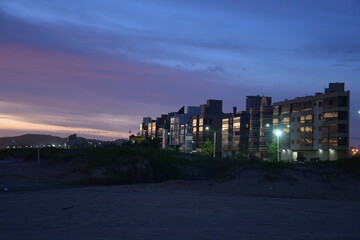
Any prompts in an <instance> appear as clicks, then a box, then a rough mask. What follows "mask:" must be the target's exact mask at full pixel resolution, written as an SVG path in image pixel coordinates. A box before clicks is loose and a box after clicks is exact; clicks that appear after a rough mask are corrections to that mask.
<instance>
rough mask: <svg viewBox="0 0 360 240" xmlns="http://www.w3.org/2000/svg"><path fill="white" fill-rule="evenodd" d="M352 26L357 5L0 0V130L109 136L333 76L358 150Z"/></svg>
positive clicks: (358, 18)
mask: <svg viewBox="0 0 360 240" xmlns="http://www.w3.org/2000/svg"><path fill="white" fill-rule="evenodd" d="M359 26H360V1H357V0H355V1H350V0H339V1H333V0H326V1H325V0H324V1H321V0H319V1H285V0H282V1H281V0H279V1H265V0H264V1H240V0H239V1H238V0H234V1H230V0H222V1H211V0H207V1H205V0H191V1H190V0H189V1H187V0H179V1H176V0H173V1H165V0H137V1H125V0H124V1H115V0H114V1H111V0H108V1H100V0H77V1H73V0H62V1H45V0H0V137H3V136H14V135H21V134H25V133H44V134H52V135H58V136H63V137H64V136H67V135H70V134H72V133H77V134H79V135H81V136H85V137H94V138H98V139H103V140H110V139H115V138H122V137H127V136H128V135H129V131H132V132H133V133H134V132H137V131H138V129H139V124H140V123H141V121H142V117H144V116H150V117H153V118H155V117H158V116H159V115H160V114H162V113H168V112H173V111H177V110H178V109H179V108H180V107H182V106H184V105H185V106H189V105H191V106H198V105H200V104H203V103H205V102H206V100H207V99H222V100H223V103H224V112H231V109H232V106H237V107H238V110H242V109H244V108H245V98H246V96H247V95H264V96H271V97H272V98H273V102H276V101H282V100H283V99H292V98H295V97H301V96H306V95H313V94H314V93H315V92H323V91H324V88H325V87H327V86H328V83H329V82H344V83H345V88H346V90H350V92H351V112H350V117H351V119H350V125H351V128H350V137H351V138H350V142H351V144H352V145H359V144H360V114H358V113H357V112H358V111H359V110H360V27H359Z"/></svg>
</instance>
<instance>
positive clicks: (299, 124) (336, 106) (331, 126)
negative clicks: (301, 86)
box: [273, 83, 350, 161]
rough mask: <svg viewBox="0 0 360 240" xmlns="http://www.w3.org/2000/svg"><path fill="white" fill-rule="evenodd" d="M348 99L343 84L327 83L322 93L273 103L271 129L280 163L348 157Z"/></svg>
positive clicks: (348, 96) (347, 92)
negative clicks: (276, 138)
mask: <svg viewBox="0 0 360 240" xmlns="http://www.w3.org/2000/svg"><path fill="white" fill-rule="evenodd" d="M349 98H350V91H345V86H344V83H330V84H329V87H328V88H326V89H325V92H324V93H316V94H315V95H314V96H306V97H299V98H296V99H292V100H284V101H281V102H276V103H274V109H273V125H274V130H275V129H278V130H281V131H282V135H281V136H280V137H279V142H280V143H279V144H280V151H281V160H286V161H304V160H336V159H339V158H342V157H347V156H348V150H349V103H350V101H349Z"/></svg>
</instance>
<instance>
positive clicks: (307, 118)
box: [305, 114, 313, 122]
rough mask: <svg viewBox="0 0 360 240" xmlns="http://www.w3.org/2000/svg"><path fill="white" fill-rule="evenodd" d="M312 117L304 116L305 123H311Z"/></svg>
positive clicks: (310, 115)
mask: <svg viewBox="0 0 360 240" xmlns="http://www.w3.org/2000/svg"><path fill="white" fill-rule="evenodd" d="M312 119H313V116H312V114H308V115H306V116H305V122H312Z"/></svg>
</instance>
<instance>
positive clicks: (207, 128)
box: [205, 126, 216, 157]
mask: <svg viewBox="0 0 360 240" xmlns="http://www.w3.org/2000/svg"><path fill="white" fill-rule="evenodd" d="M205 130H207V131H209V130H210V131H212V132H213V133H214V153H213V157H215V152H216V131H214V130H212V129H211V128H209V127H208V126H206V127H205Z"/></svg>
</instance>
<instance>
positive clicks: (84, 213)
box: [0, 181, 360, 240]
mask: <svg viewBox="0 0 360 240" xmlns="http://www.w3.org/2000/svg"><path fill="white" fill-rule="evenodd" d="M228 184H229V183H228ZM234 187H235V185H234ZM0 198H1V205H0V213H1V218H0V239H3V240H6V239H9V240H10V239H11V240H13V239H36V240H41V239H46V240H48V239H336V240H338V239H359V238H360V228H359V226H360V218H359V212H360V204H359V203H360V202H359V201H358V200H334V199H321V200H320V199H299V198H286V197H271V196H248V195H241V194H236V193H231V192H228V193H225V192H224V191H221V190H220V188H219V186H218V185H208V184H206V183H205V182H183V181H177V182H168V183H162V184H146V185H123V186H100V187H73V188H65V189H54V190H51V189H45V188H44V189H39V188H38V186H35V187H34V191H31V186H28V189H27V190H26V191H17V192H9V191H8V192H6V193H4V192H3V193H2V194H1V195H0Z"/></svg>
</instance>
